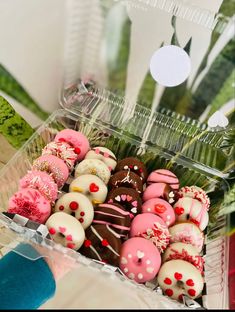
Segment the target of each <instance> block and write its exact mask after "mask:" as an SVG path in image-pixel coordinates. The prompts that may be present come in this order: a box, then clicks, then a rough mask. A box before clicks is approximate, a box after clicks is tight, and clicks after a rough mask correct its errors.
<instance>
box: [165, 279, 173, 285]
mask: <svg viewBox="0 0 235 312" xmlns="http://www.w3.org/2000/svg"><path fill="white" fill-rule="evenodd" d="M164 283H165V284H167V285H171V284H172V281H171V279H170V278H168V277H166V278H165V279H164Z"/></svg>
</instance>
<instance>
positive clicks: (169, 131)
mask: <svg viewBox="0 0 235 312" xmlns="http://www.w3.org/2000/svg"><path fill="white" fill-rule="evenodd" d="M195 2H196V3H198V6H195V5H190V4H189V2H188V1H183V0H182V1H171V0H168V1H167V0H162V1H160V0H155V1H151V0H138V1H114V0H91V1H83V0H79V1H76V0H68V1H67V2H66V4H67V12H68V14H67V17H68V19H67V39H66V47H65V76H64V84H63V86H62V88H61V96H60V102H61V105H62V107H63V109H61V110H58V111H56V112H54V113H53V114H52V115H51V117H50V118H49V119H48V120H47V121H46V122H45V123H44V124H43V125H42V126H41V127H40V128H39V129H38V130H37V133H35V134H34V135H33V136H32V137H31V139H30V140H29V141H28V142H27V143H26V144H25V145H24V146H23V147H22V148H21V150H20V151H19V152H17V153H16V154H15V156H14V157H13V158H12V159H11V160H10V161H9V163H8V164H7V165H6V166H5V167H4V168H3V169H2V170H1V172H0V181H1V183H0V211H5V210H6V209H7V205H8V200H9V198H10V196H12V195H13V193H14V192H16V191H17V189H18V183H19V179H20V178H21V177H22V176H23V175H24V174H26V172H27V170H29V169H30V168H31V164H32V162H33V160H34V159H36V158H37V157H39V156H40V154H41V150H42V148H43V147H44V146H45V145H46V144H47V143H48V142H50V141H52V140H53V138H54V136H55V135H56V133H57V132H58V131H59V130H61V129H63V128H71V129H76V130H78V131H81V132H83V133H84V134H85V135H86V136H87V137H88V139H89V141H90V143H91V145H92V146H98V145H99V146H105V147H107V148H109V149H111V150H112V151H113V152H114V153H115V154H116V155H117V157H118V158H119V159H121V158H124V157H126V156H131V155H132V156H138V158H139V159H141V160H142V161H144V162H145V164H146V166H147V168H148V170H149V171H151V170H153V169H155V168H168V169H172V170H173V171H174V172H175V173H176V175H177V176H178V177H179V178H180V183H181V186H184V185H198V186H200V187H202V188H204V189H205V190H206V192H207V193H208V195H209V197H210V199H211V203H212V205H211V208H210V223H209V225H208V228H207V234H206V244H205V249H204V257H205V287H204V290H203V296H202V298H201V299H200V300H198V301H197V302H196V301H193V300H189V298H186V297H185V301H184V304H180V303H178V302H176V301H173V300H171V299H169V298H166V297H165V296H163V295H162V294H161V291H160V290H159V288H156V287H155V286H154V285H153V284H151V283H150V284H148V285H145V286H140V285H137V284H136V283H134V282H132V281H130V280H128V279H127V278H125V277H124V276H123V275H122V274H121V273H120V271H119V270H118V269H117V268H112V267H111V266H107V265H103V264H101V263H97V261H94V260H90V259H87V258H85V257H83V256H82V255H80V254H79V253H78V252H75V251H71V250H68V249H66V248H63V247H62V246H59V245H56V244H54V243H53V242H51V241H49V240H48V239H43V238H42V237H40V236H39V235H37V234H36V233H35V231H29V230H27V229H26V228H23V227H22V226H20V225H17V224H16V223H14V222H13V221H9V220H7V219H6V218H5V217H4V216H3V215H2V216H1V219H0V222H1V223H0V225H2V226H4V227H5V228H6V229H8V231H10V233H11V234H9V233H8V234H7V235H8V236H7V237H8V238H9V235H10V236H11V235H13V234H14V235H15V236H14V235H13V236H14V237H13V238H12V239H9V240H8V238H7V237H6V236H4V235H1V236H0V248H1V246H4V248H5V250H11V248H14V243H18V242H19V241H29V242H31V243H34V244H35V243H36V244H40V245H43V246H44V247H45V248H47V250H48V249H49V250H51V251H52V252H53V251H55V250H57V251H58V252H59V253H60V254H61V257H65V255H66V257H72V258H74V259H76V262H77V263H79V265H81V267H80V270H82V267H86V268H88V269H89V270H92V269H94V270H95V272H96V273H95V274H97V275H96V276H98V274H101V275H103V276H105V274H106V275H107V276H106V277H107V283H112V285H113V283H114V282H115V281H116V279H117V280H118V281H119V282H120V283H123V288H124V289H125V287H127V288H128V287H134V289H136V293H137V292H138V289H139V288H141V290H142V291H143V292H144V293H145V294H146V297H148V298H150V297H151V298H152V299H151V300H152V305H151V304H150V308H151V307H152V308H154V307H156V305H155V303H156V302H158V301H159V302H161V303H162V304H163V305H162V306H161V307H165V308H175V309H177V308H187V307H189V308H192V309H196V308H200V307H204V308H221V309H222V308H223V309H226V308H228V307H229V298H228V295H229V294H228V259H229V257H228V254H229V249H228V243H229V237H228V236H227V235H226V231H227V228H228V224H229V217H228V216H225V215H223V216H221V215H220V214H219V210H220V207H221V204H222V202H223V199H224V196H225V194H226V192H227V191H228V190H229V185H228V183H227V182H226V180H225V179H227V178H229V172H230V169H231V168H230V158H231V157H232V156H231V155H232V148H233V146H232V145H231V144H228V138H229V135H230V132H231V131H232V129H231V128H229V127H227V128H224V127H219V126H218V127H216V128H215V129H210V128H209V127H208V126H207V124H204V123H202V122H200V121H197V120H195V119H192V118H190V117H193V118H197V117H198V116H196V115H195V114H187V116H184V115H181V114H179V112H181V111H180V110H177V109H176V110H175V109H174V108H175V107H169V106H168V105H166V106H165V107H161V105H159V106H158V107H157V106H156V102H155V104H154V102H153V101H152V100H149V101H148V99H149V97H148V95H147V93H146V98H145V99H144V101H142V99H143V98H142V97H141V96H137V93H138V92H137V90H139V88H140V85H138V84H140V82H141V81H142V82H143V79H147V81H148V83H149V84H150V85H153V81H152V80H151V79H152V78H151V77H149V76H148V77H145V78H143V75H142V76H141V75H140V72H139V73H138V74H137V75H135V74H134V73H133V72H132V71H131V69H130V67H131V66H134V67H133V68H135V66H137V65H138V64H139V63H140V64H142V62H143V60H142V59H141V56H142V52H143V51H142V50H143V49H144V48H149V47H150V44H151V42H149V41H148V42H147V41H146V38H145V37H148V35H149V38H152V39H153V37H154V35H155V33H154V32H153V29H155V28H154V25H155V24H154V23H155V22H156V21H155V20H156V19H155V18H154V17H156V16H158V18H159V21H157V22H158V23H159V25H158V26H159V27H162V28H164V27H166V25H167V27H168V26H169V25H168V24H169V23H170V26H171V28H172V27H173V28H172V29H173V30H174V27H176V26H175V25H176V24H175V23H179V24H178V26H177V27H179V29H181V36H183V35H185V38H184V39H183V38H182V37H181V40H183V41H185V40H186V39H187V38H188V37H189V38H190V37H191V36H192V37H193V41H192V42H194V41H195V42H197V40H198V36H199V34H201V36H202V37H203V38H204V37H205V38H207V39H208V38H212V37H213V36H214V37H213V38H216V39H218V40H219V38H220V35H222V34H223V33H224V31H226V30H227V28H228V27H229V25H230V22H231V20H230V19H229V18H227V19H226V18H225V17H224V16H222V15H221V14H217V13H216V8H215V11H210V10H209V9H208V8H206V3H205V2H203V1H200V0H197V1H195ZM203 3H204V6H205V7H204V8H202V7H200V5H201V6H202V4H203ZM216 3H217V6H219V1H215V7H216ZM156 14H157V15H156ZM130 17H131V18H132V22H130ZM137 17H139V21H140V22H138V23H137V24H136V25H137V26H138V27H137V30H136V31H137V32H138V31H139V34H140V36H139V37H138V40H137V43H138V44H139V47H140V49H139V52H138V53H137V54H135V55H134V58H133V59H131V56H130V50H128V51H124V52H123V51H122V53H124V55H125V60H123V59H122V55H123V54H122V53H121V50H120V49H124V47H125V45H123V44H121V42H122V40H124V39H125V38H126V39H125V40H127V39H128V42H132V41H129V40H130V38H131V36H132V35H131V34H132V33H130V29H131V28H130V25H134V22H133V20H134V19H135V20H138V18H137ZM140 17H141V18H140ZM175 19H176V20H175ZM141 21H142V24H141ZM154 21H155V22H154ZM126 23H127V24H128V25H127V28H125V25H126ZM139 23H140V24H139ZM172 23H173V24H172ZM186 25H188V27H186ZM141 26H142V30H143V32H141V31H140V30H141ZM155 26H156V25H155ZM123 27H124V28H123ZM139 27H140V28H139ZM182 27H185V29H184V31H182ZM121 29H122V32H121ZM229 29H230V28H229ZM133 31H134V28H133ZM121 33H123V34H124V35H125V36H124V39H121V38H122V36H121ZM170 34H171V35H172V37H171V36H170V37H169V36H168V37H169V38H170V41H169V40H168V41H167V40H166V34H165V32H164V33H163V37H164V38H160V37H159V38H158V36H160V33H159V31H158V32H156V38H157V40H158V41H159V40H160V39H161V40H163V41H164V44H165V45H166V44H167V43H168V44H170V43H174V44H176V43H177V40H176V39H177V38H176V32H175V31H173V32H171V33H170ZM216 34H217V35H216ZM218 34H220V35H218ZM168 35H169V34H168ZM211 36H212V37H211ZM169 38H168V39H169ZM205 38H204V39H205ZM229 38H230V37H229V36H228V38H227V39H229ZM199 39H200V38H199ZM204 39H203V40H204ZM220 39H221V38H220ZM125 40H124V41H125ZM173 40H174V42H173ZM203 40H202V41H203ZM205 40H206V39H205ZM229 40H230V39H229ZM231 40H232V39H231ZM186 41H187V40H186ZM229 42H230V41H229ZM108 43H109V44H108ZM111 43H112V44H111ZM132 43H133V42H132ZM107 44H108V45H107ZM133 44H134V43H133ZM107 46H109V47H112V49H113V50H111V51H109V52H108V51H107V50H106V49H107ZM159 47H160V45H159V46H158V44H155V46H154V48H151V49H152V50H151V49H150V50H151V53H150V56H151V55H152V53H153V52H154V51H155V50H157V49H158V48H159ZM204 48H205V46H204ZM194 51H195V48H194ZM119 52H120V53H119ZM200 53H202V51H201V52H200ZM205 53H206V52H205V51H204V55H203V57H204V56H205ZM119 54H120V55H119ZM119 56H120V57H119ZM191 57H192V58H191V60H192V64H193V65H195V66H193V68H194V76H193V75H192V76H191V77H190V79H189V80H191V84H192V80H193V77H194V78H195V70H196V68H198V66H199V65H198V64H197V63H198V62H199V63H200V60H197V63H196V59H197V58H195V56H194V58H193V56H191ZM127 60H128V61H127ZM131 60H132V61H131ZM147 61H148V62H149V59H148V60H147ZM201 61H202V59H201ZM227 61H228V63H227V62H225V63H226V64H230V66H231V63H230V59H228V60H227ZM131 62H133V64H134V65H133V64H132V63H131ZM226 68H227V67H226ZM147 71H148V70H147ZM142 74H143V73H142ZM145 74H147V72H146V68H145ZM135 76H136V77H135ZM134 78H136V79H134ZM90 79H92V82H91V81H90ZM197 79H198V80H197V81H198V82H197V83H198V84H199V81H201V82H200V83H202V82H203V79H202V78H200V77H197ZM200 79H201V80H200ZM220 79H223V78H222V77H220ZM154 84H155V82H154ZM187 85H188V87H187V86H186V85H185V84H184V86H183V87H184V88H183V94H184V96H185V95H186V94H187V92H188V90H189V89H190V88H191V85H190V83H189V82H188V84H187ZM205 86H206V87H208V86H207V85H205ZM181 87H182V85H181ZM145 88H146V85H145V87H143V90H145V91H146V89H145ZM168 89H171V88H168ZM128 90H129V91H130V90H132V91H131V92H130V93H129V91H128ZM159 90H160V91H159ZM158 91H159V92H162V91H163V90H161V88H160V87H159V89H158ZM165 91H166V90H164V92H165ZM173 91H174V90H173ZM136 92H137V93H136ZM168 92H172V89H171V90H169V91H168ZM150 93H151V94H152V91H150ZM168 95H169V94H168ZM173 95H174V94H173ZM176 98H177V96H173V102H174V100H175V99H176ZM151 99H152V98H151ZM163 99H164V98H163ZM138 100H140V101H138ZM165 100H166V98H165ZM203 101H206V99H205V98H203ZM137 102H139V104H137ZM159 103H160V102H158V104H159ZM160 104H161V103H160ZM154 105H155V106H154ZM168 108H173V111H170V110H169V109H168ZM174 110H175V111H174ZM196 110H197V109H196ZM187 112H188V110H187ZM6 231H7V230H6ZM11 244H13V247H11ZM22 256H27V255H22ZM52 258H53V255H52ZM53 261H57V260H56V259H55V258H53ZM107 272H108V274H107ZM110 285H111V284H110ZM129 285H132V286H129ZM155 288H156V289H155ZM67 295H68V294H67ZM64 296H66V294H64ZM78 296H79V295H78ZM163 302H164V303H163ZM58 308H60V307H59V306H58ZM67 308H68V306H67Z"/></svg>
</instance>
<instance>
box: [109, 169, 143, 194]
mask: <svg viewBox="0 0 235 312" xmlns="http://www.w3.org/2000/svg"><path fill="white" fill-rule="evenodd" d="M109 186H110V188H111V189H113V188H117V187H129V188H132V189H134V190H136V191H137V192H138V193H139V194H141V193H142V192H143V182H142V181H141V179H140V177H139V176H138V175H137V174H135V173H134V172H132V171H129V170H122V171H118V172H116V173H114V175H112V176H111V178H110V180H109Z"/></svg>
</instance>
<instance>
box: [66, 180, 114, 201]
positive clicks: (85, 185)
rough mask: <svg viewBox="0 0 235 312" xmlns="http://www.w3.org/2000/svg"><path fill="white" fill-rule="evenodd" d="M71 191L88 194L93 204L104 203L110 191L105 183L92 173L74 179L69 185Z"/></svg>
mask: <svg viewBox="0 0 235 312" xmlns="http://www.w3.org/2000/svg"><path fill="white" fill-rule="evenodd" d="M69 191H70V192H79V193H82V194H84V195H86V196H87V197H88V198H89V199H90V201H91V202H92V204H93V205H96V204H102V203H104V202H105V200H106V197H107V193H108V189H107V186H106V185H105V183H104V182H103V181H102V180H101V179H100V178H98V177H97V176H95V175H92V174H84V175H82V176H80V177H78V178H76V179H74V180H73V181H72V183H71V184H70V186H69Z"/></svg>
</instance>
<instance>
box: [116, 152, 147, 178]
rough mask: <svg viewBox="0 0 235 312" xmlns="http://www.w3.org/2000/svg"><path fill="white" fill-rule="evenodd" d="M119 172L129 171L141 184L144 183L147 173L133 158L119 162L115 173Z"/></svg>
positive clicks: (142, 164)
mask: <svg viewBox="0 0 235 312" xmlns="http://www.w3.org/2000/svg"><path fill="white" fill-rule="evenodd" d="M121 170H130V171H132V172H134V173H135V174H137V175H138V176H139V177H140V179H141V180H142V181H143V182H145V181H146V179H147V177H148V172H147V169H146V167H145V165H144V163H142V162H141V161H140V160H139V159H137V158H135V157H127V158H124V159H122V160H120V161H119V162H118V164H117V167H116V170H115V171H116V172H118V171H121Z"/></svg>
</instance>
